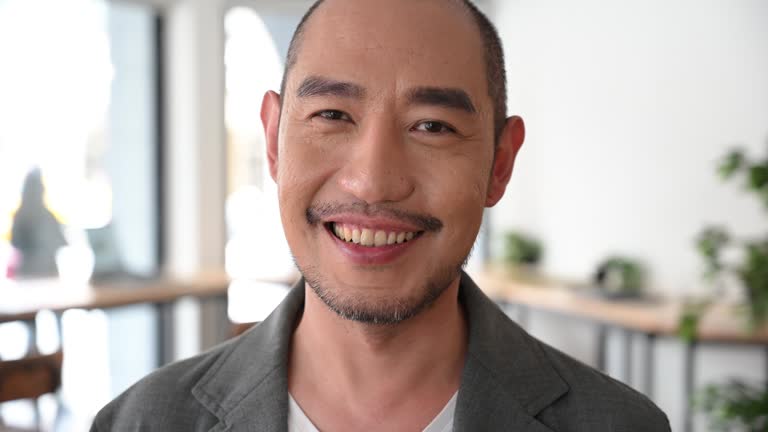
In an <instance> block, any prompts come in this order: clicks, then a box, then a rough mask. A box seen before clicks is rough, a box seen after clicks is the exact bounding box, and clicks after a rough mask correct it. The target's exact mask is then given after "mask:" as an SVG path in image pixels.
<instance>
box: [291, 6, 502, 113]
mask: <svg viewBox="0 0 768 432" xmlns="http://www.w3.org/2000/svg"><path fill="white" fill-rule="evenodd" d="M484 58H485V57H484V50H483V43H482V39H481V37H480V32H479V31H478V29H477V26H476V24H475V23H474V21H473V19H472V17H471V16H470V14H469V12H468V11H466V10H465V8H464V6H463V5H461V4H460V3H459V2H456V1H452V0H387V1H381V0H326V2H325V3H323V5H321V6H320V7H319V8H318V10H317V11H316V12H315V15H314V16H312V17H311V18H310V20H309V21H308V23H307V25H306V27H305V30H304V35H303V38H302V41H301V43H300V46H299V51H298V53H297V60H296V63H295V65H294V67H293V69H292V71H291V72H290V76H289V77H288V82H287V92H288V93H291V91H294V92H295V90H296V87H297V86H298V84H299V83H300V82H301V81H302V80H303V79H304V78H306V77H308V76H325V77H330V78H334V79H340V80H345V81H351V82H355V83H360V84H361V85H362V86H364V87H365V88H366V89H367V90H369V91H370V92H371V93H373V94H377V93H378V94H387V92H393V91H394V92H395V93H397V92H401V91H406V90H407V89H408V88H410V87H415V86H444V87H456V88H462V89H464V90H465V91H467V92H468V93H469V94H470V95H471V96H472V98H473V99H474V100H476V102H477V103H479V104H480V105H483V103H484V102H488V103H490V102H489V98H488V96H487V81H486V76H485V63H484Z"/></svg>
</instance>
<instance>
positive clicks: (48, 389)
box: [0, 350, 64, 430]
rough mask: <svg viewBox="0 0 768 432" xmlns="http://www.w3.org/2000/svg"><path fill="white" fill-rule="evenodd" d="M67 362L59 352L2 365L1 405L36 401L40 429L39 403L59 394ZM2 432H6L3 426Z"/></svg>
mask: <svg viewBox="0 0 768 432" xmlns="http://www.w3.org/2000/svg"><path fill="white" fill-rule="evenodd" d="M63 360H64V354H63V352H62V351H61V350H59V351H57V352H55V353H53V354H48V355H32V356H28V357H25V358H22V359H20V360H7V361H0V403H2V402H8V401H12V400H20V399H32V400H34V402H35V408H36V409H35V412H36V413H37V420H38V427H39V426H40V415H39V411H37V399H38V398H39V397H40V396H42V395H45V394H49V393H56V391H57V390H58V389H59V387H60V386H61V366H62V363H63ZM0 430H3V425H2V422H0ZM6 430H7V429H6Z"/></svg>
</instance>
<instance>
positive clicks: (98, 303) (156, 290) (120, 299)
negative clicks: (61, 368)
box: [0, 272, 229, 323]
mask: <svg viewBox="0 0 768 432" xmlns="http://www.w3.org/2000/svg"><path fill="white" fill-rule="evenodd" d="M228 287H229V278H228V277H227V275H226V274H225V273H224V272H209V273H201V274H199V275H196V276H194V277H190V278H159V279H148V280H130V281H120V282H105V283H95V284H74V285H73V284H67V283H65V282H62V281H61V280H59V279H41V280H22V281H8V280H4V281H0V323H2V322H8V321H29V320H32V319H34V317H35V315H36V314H37V313H38V312H40V311H41V310H50V311H53V312H63V311H65V310H67V309H108V308H114V307H120V306H128V305H134V304H142V303H152V304H161V303H169V302H173V301H175V300H177V299H179V298H181V297H186V296H193V297H198V298H205V297H216V296H226V294H227V288H228Z"/></svg>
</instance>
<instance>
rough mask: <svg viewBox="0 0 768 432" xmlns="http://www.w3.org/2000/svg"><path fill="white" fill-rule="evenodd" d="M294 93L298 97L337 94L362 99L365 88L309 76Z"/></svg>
mask: <svg viewBox="0 0 768 432" xmlns="http://www.w3.org/2000/svg"><path fill="white" fill-rule="evenodd" d="M296 94H297V95H298V96H299V97H300V98H308V97H314V96H337V97H345V98H354V99H362V98H363V96H364V95H365V89H364V88H363V87H362V86H360V85H357V84H354V83H351V82H345V81H336V80H333V79H329V78H323V77H318V76H311V77H309V78H307V79H305V80H304V81H303V82H302V83H301V85H299V88H298V90H296Z"/></svg>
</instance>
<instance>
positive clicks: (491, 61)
mask: <svg viewBox="0 0 768 432" xmlns="http://www.w3.org/2000/svg"><path fill="white" fill-rule="evenodd" d="M442 1H443V2H444V3H445V4H446V6H451V5H453V6H460V7H461V8H462V9H463V10H464V11H466V12H468V17H470V18H472V20H473V21H474V23H475V24H476V26H477V29H478V31H479V33H480V36H481V38H482V41H483V45H484V57H485V70H486V79H487V81H488V96H489V97H490V98H491V100H492V101H493V110H494V113H493V114H494V122H493V123H494V137H495V139H496V141H497V142H498V139H499V137H500V136H501V131H502V130H503V129H504V124H505V122H506V118H507V75H506V68H505V66H504V50H503V48H502V45H501V39H500V38H499V34H498V31H497V30H496V27H495V26H494V25H493V23H491V21H490V20H489V19H488V17H487V16H486V15H485V14H483V13H482V12H481V11H480V10H479V9H478V8H477V6H475V5H474V4H473V3H472V2H471V1H470V0H442ZM324 3H326V0H318V1H316V2H315V3H314V4H313V5H312V7H310V8H309V10H308V11H307V13H306V14H305V15H304V16H303V17H302V19H301V21H300V22H299V25H298V26H297V27H296V31H295V32H294V34H293V38H292V39H291V44H290V46H289V48H288V56H287V58H286V61H285V71H284V73H283V81H282V84H281V85H280V93H281V94H284V93H285V87H286V83H287V81H288V75H289V74H290V73H291V70H292V69H293V66H294V65H295V64H296V62H297V61H298V56H299V54H300V50H301V46H302V42H303V39H304V36H305V30H306V26H307V24H308V23H309V22H310V18H312V16H313V15H314V14H315V12H316V11H317V10H318V8H319V7H320V6H321V5H323V4H324Z"/></svg>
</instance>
